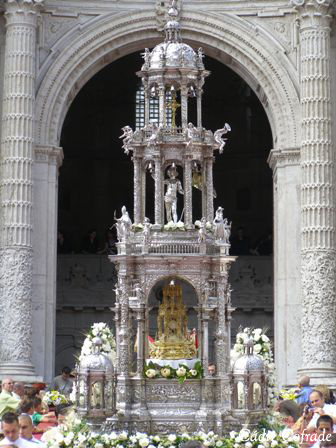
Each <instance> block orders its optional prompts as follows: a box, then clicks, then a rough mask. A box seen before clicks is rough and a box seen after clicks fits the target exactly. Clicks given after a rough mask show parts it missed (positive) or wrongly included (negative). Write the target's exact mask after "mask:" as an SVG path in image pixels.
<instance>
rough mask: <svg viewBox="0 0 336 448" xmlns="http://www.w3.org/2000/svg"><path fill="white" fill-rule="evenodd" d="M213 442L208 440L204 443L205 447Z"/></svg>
mask: <svg viewBox="0 0 336 448" xmlns="http://www.w3.org/2000/svg"><path fill="white" fill-rule="evenodd" d="M210 445H211V442H209V441H208V440H204V442H203V446H210Z"/></svg>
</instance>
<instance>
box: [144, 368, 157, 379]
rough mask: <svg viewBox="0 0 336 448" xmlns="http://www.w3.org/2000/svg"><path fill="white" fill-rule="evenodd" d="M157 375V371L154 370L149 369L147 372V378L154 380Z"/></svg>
mask: <svg viewBox="0 0 336 448" xmlns="http://www.w3.org/2000/svg"><path fill="white" fill-rule="evenodd" d="M155 375H156V370H154V369H148V370H147V371H146V376H147V378H154V377H155Z"/></svg>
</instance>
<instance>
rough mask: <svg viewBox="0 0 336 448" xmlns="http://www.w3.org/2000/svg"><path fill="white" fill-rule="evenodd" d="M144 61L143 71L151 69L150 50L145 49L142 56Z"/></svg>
mask: <svg viewBox="0 0 336 448" xmlns="http://www.w3.org/2000/svg"><path fill="white" fill-rule="evenodd" d="M141 56H142V57H143V60H144V64H143V66H142V69H146V68H148V67H149V57H150V51H149V49H148V48H145V51H144V52H143V53H142V55H141Z"/></svg>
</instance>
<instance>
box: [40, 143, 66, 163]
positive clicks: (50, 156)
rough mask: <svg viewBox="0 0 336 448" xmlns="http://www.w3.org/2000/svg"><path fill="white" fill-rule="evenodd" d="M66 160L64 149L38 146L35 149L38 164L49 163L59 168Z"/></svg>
mask: <svg viewBox="0 0 336 448" xmlns="http://www.w3.org/2000/svg"><path fill="white" fill-rule="evenodd" d="M63 159H64V154H63V148H61V147H56V146H41V145H36V146H35V148H34V160H35V162H36V163H48V164H51V165H56V166H57V168H59V167H60V166H61V165H62V163H63Z"/></svg>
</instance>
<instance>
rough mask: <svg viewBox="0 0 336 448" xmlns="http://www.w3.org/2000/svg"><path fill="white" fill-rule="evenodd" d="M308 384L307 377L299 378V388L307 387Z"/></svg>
mask: <svg viewBox="0 0 336 448" xmlns="http://www.w3.org/2000/svg"><path fill="white" fill-rule="evenodd" d="M309 383H310V377H309V376H308V375H303V376H301V377H300V378H299V386H300V387H306V386H309Z"/></svg>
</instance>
